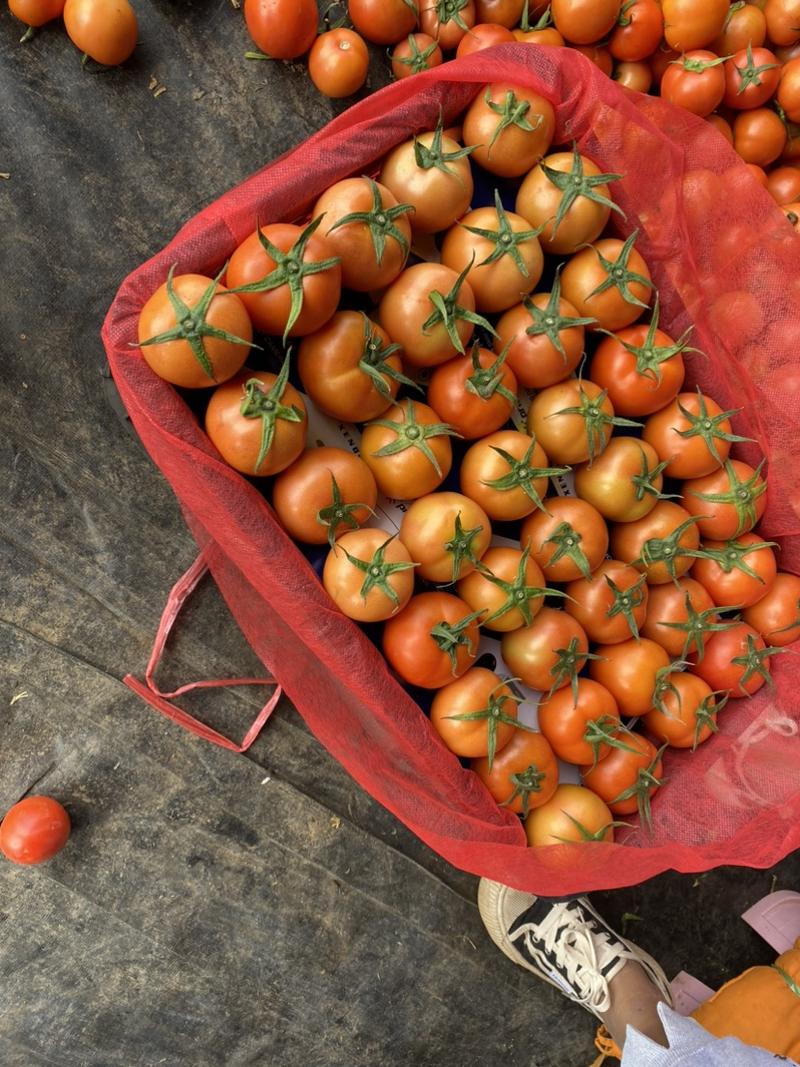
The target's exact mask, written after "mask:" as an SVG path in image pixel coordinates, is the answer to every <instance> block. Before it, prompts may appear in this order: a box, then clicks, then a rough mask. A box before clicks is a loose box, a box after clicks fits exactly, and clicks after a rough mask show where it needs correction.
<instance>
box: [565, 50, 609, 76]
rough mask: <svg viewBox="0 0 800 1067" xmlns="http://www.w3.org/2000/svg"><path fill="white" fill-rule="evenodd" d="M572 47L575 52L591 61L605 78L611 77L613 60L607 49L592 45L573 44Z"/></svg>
mask: <svg viewBox="0 0 800 1067" xmlns="http://www.w3.org/2000/svg"><path fill="white" fill-rule="evenodd" d="M572 47H573V49H574V50H575V51H576V52H580V53H581V54H582V55H584V56H586V58H587V59H588V60H591V62H592V63H594V65H595V66H596V67H599V68H600V70H602V72H603V74H605V76H606V77H607V78H610V77H611V72H612V71H613V69H614V60H613V59H612V58H611V53H610V52H609V50H608V49H607V48H605V47H603V46H598V45H594V44H574V45H573V46H572Z"/></svg>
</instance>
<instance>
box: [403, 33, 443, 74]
mask: <svg viewBox="0 0 800 1067" xmlns="http://www.w3.org/2000/svg"><path fill="white" fill-rule="evenodd" d="M443 62H444V57H443V56H442V50H441V48H440V47H439V45H438V43H437V42H436V41H435V40H434V39H433V37H429V36H428V34H427V33H410V34H409V35H408V37H407V38H406V39H405V41H401V42H400V43H399V44H398V45H397V46H396V47H395V49H394V51H393V52H392V74H394V76H395V78H397V79H398V80H400V79H401V78H408V77H410V76H411V75H412V74H419V73H420V72H421V71H423V70H431V69H432V68H433V67H438V66H441V64H442V63H443Z"/></svg>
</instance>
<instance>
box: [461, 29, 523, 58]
mask: <svg viewBox="0 0 800 1067" xmlns="http://www.w3.org/2000/svg"><path fill="white" fill-rule="evenodd" d="M514 40H515V37H514V34H513V33H512V32H511V30H509V29H506V27H505V26H498V25H496V24H494V23H491V22H490V23H478V24H477V25H475V26H473V27H472V29H471V30H470V31H469V32H468V33H465V34H464V36H463V37H462V38H461V40H460V41H459V44H458V48H457V49H456V59H460V58H461V57H462V56H469V55H472V53H473V52H480V51H482V50H483V49H484V48H492V47H493V46H494V45H496V44H508V43H509V42H510V43H511V44H513V43H514Z"/></svg>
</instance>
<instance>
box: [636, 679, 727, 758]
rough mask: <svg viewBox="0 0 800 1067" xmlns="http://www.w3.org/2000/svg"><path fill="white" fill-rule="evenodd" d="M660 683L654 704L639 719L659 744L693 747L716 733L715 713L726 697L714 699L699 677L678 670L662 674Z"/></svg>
mask: <svg viewBox="0 0 800 1067" xmlns="http://www.w3.org/2000/svg"><path fill="white" fill-rule="evenodd" d="M664 686H665V688H664V692H663V693H662V694H661V696H660V697H659V703H658V707H655V708H653V709H652V710H651V711H648V712H647V714H646V715H645V716H644V718H643V719H642V722H643V723H644V725H645V727H646V729H647V731H648V733H650V734H652V735H653V737H655V738H656V740H657V741H658V742H659V743H661V744H667V745H669V746H670V747H671V748H691V749H692V750H694V749H696V748H697V746H698V745H700V744H702V743H703V741H707V740H708V739H709V737H711V735H712V734H713V733H716V732H717V729H718V727H717V714H718V712H720V711H721V710H722V708H724V707H725V704H726V703H727V699H728V698H727V696H723V697H722V699H721V700H716V699H715V694H714V693H712V691H711V687H710V686H708V685H707V684H706V683H705V682H704V681H703V679H702V678H698V677H697V676H696V675H694V674H689V673H682V672H680V671H673V672H672V673H671V674H667V675H665V676H664Z"/></svg>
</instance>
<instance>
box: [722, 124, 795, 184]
mask: <svg viewBox="0 0 800 1067" xmlns="http://www.w3.org/2000/svg"><path fill="white" fill-rule="evenodd" d="M785 144H786V127H785V126H784V124H783V122H782V121H781V119H780V117H779V116H778V115H776V114H775V112H774V111H773V110H772V109H771V108H768V107H758V108H755V109H754V110H752V111H741V112H739V114H738V115H737V116H736V118H735V119H734V121H733V147H734V148H735V149H736V151H737V152H738V153H739V155H740V156H741V157H742V159H743V160H744V161H745V163H750V164H754V165H755V166H756V167H767V166H769V164H770V163H774V162H775V160H776V159H777V158H778V156H779V155H780V154H781V152H782V151H783V148H784V145H785ZM756 177H757V178H758V179H759V181H761V184H762V185H764V186H767V177H766V175H765V174H764V172H763V171H761V172H760V174H759V173H758V172H757V173H756Z"/></svg>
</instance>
